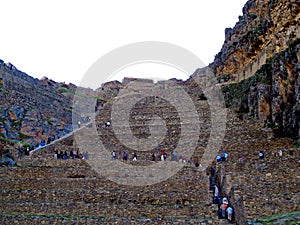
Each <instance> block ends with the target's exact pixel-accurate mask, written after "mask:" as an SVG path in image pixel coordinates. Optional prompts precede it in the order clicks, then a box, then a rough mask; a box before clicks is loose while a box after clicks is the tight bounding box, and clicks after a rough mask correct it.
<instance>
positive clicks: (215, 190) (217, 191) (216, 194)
mask: <svg viewBox="0 0 300 225" xmlns="http://www.w3.org/2000/svg"><path fill="white" fill-rule="evenodd" d="M214 196H215V197H218V196H219V188H218V186H217V185H215V189H214Z"/></svg>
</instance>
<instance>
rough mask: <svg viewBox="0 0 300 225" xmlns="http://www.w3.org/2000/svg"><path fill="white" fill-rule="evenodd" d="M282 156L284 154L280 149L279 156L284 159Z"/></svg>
mask: <svg viewBox="0 0 300 225" xmlns="http://www.w3.org/2000/svg"><path fill="white" fill-rule="evenodd" d="M282 155H283V154H282V150H281V149H279V150H278V156H279V157H282Z"/></svg>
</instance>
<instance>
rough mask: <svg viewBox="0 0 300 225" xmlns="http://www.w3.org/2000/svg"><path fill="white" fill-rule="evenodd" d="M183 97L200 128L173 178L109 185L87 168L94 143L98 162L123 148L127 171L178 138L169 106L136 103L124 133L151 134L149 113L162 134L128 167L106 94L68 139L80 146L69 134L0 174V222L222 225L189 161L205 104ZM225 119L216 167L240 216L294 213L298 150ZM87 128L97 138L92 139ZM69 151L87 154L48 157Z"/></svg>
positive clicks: (204, 127)
mask: <svg viewBox="0 0 300 225" xmlns="http://www.w3.org/2000/svg"><path fill="white" fill-rule="evenodd" d="M190 85H192V84H190ZM186 88H188V87H186ZM189 90H193V89H192V88H190V89H189ZM194 90H196V89H194ZM190 94H192V96H193V100H194V101H195V106H196V109H197V113H198V115H199V117H201V119H199V125H200V127H201V129H200V132H199V139H198V142H197V148H196V150H195V151H194V153H193V155H192V156H191V160H190V161H189V162H187V163H185V164H184V165H180V163H182V162H173V163H177V164H178V165H179V166H183V167H182V168H181V169H180V170H179V172H177V173H175V175H174V176H171V177H170V178H168V179H166V180H164V181H162V182H159V183H155V184H153V185H147V186H132V185H122V184H118V183H115V182H112V181H110V180H109V179H107V178H106V177H105V176H103V174H101V173H97V172H95V171H94V170H93V169H92V168H91V166H90V164H89V163H88V162H89V160H91V161H92V160H93V154H92V153H91V152H90V151H89V149H91V148H94V147H95V146H99V148H100V147H101V146H102V147H103V148H105V149H103V150H106V151H103V152H106V153H105V154H106V155H104V156H103V157H104V160H108V161H110V162H112V160H111V156H110V153H111V151H112V150H116V152H117V158H118V160H121V154H122V152H123V151H126V152H127V153H128V154H129V159H130V160H128V161H127V162H124V163H127V164H130V165H131V166H154V167H155V165H159V163H161V162H158V161H159V158H160V157H159V154H160V150H161V149H164V150H165V151H166V153H167V155H168V158H167V161H166V162H164V163H170V162H169V160H170V155H171V153H172V151H173V150H174V149H175V148H176V144H178V137H180V135H181V127H180V118H179V116H178V113H177V111H176V109H175V108H174V106H172V105H171V104H169V103H168V102H166V101H165V100H164V99H163V98H160V97H159V96H156V97H147V98H143V99H142V100H141V101H139V102H138V103H137V104H136V105H135V107H134V108H133V109H132V110H131V113H130V116H129V118H130V126H131V131H132V133H133V134H134V135H135V137H137V138H146V137H149V135H150V134H152V135H153V136H155V130H157V129H155V126H160V124H159V123H158V124H156V123H149V120H150V119H151V118H152V117H153V116H155V115H158V116H160V117H161V118H163V120H164V122H165V126H166V128H167V130H166V135H165V137H164V139H163V141H162V142H160V145H159V146H156V148H154V149H147V150H146V151H138V152H137V154H138V161H136V162H133V161H132V160H131V157H132V154H133V153H134V152H135V151H136V150H134V149H132V148H130V147H128V146H127V145H130V143H129V144H128V143H127V145H124V144H123V143H121V142H120V141H119V139H118V138H116V135H115V130H116V129H119V130H122V127H114V123H112V124H111V126H110V127H108V128H106V127H105V125H104V124H105V122H107V121H109V120H110V119H111V109H112V105H113V100H115V99H116V98H118V96H117V97H113V98H112V99H110V100H109V101H108V103H107V104H105V105H104V106H103V107H99V109H98V111H97V116H96V117H95V118H96V121H95V124H92V125H89V126H86V127H85V128H83V129H81V130H80V131H78V132H77V133H76V136H80V137H82V136H83V137H84V139H83V142H81V143H80V146H77V145H76V141H75V140H74V137H73V136H70V137H68V138H65V139H63V140H61V141H57V142H55V143H54V144H51V145H49V146H48V147H45V148H43V149H41V150H39V151H36V152H34V153H33V154H32V155H31V156H29V157H27V158H26V157H25V158H23V159H22V160H20V161H18V162H17V163H18V165H19V166H18V167H15V168H1V169H0V171H1V174H0V176H1V191H2V194H1V215H0V216H1V224H52V223H58V224H60V223H66V224H224V223H226V221H224V220H218V219H217V214H216V210H217V207H216V205H214V204H212V193H211V192H210V191H209V182H208V181H209V180H208V176H207V175H206V172H205V171H204V170H203V168H201V167H196V166H195V163H201V157H202V155H203V152H204V150H205V147H206V146H207V142H208V139H209V137H210V131H211V128H210V126H211V122H210V121H211V114H210V111H209V107H208V102H207V101H206V100H200V99H201V98H199V97H198V93H196V92H194V93H190ZM227 115H228V117H227V127H226V133H225V138H224V141H223V145H222V147H221V149H220V151H226V152H227V153H228V154H229V158H228V160H227V162H222V163H218V164H217V165H216V167H220V166H221V164H222V166H223V167H224V168H225V171H226V177H227V188H228V190H229V189H230V187H231V186H234V187H235V190H236V194H237V196H236V197H237V198H238V197H240V196H243V199H244V206H245V214H246V217H247V219H255V218H258V217H261V216H268V215H272V214H274V213H283V212H293V211H299V210H300V209H299V201H300V193H299V188H297V187H298V185H299V178H300V174H299V169H298V167H299V149H294V148H292V142H293V141H292V140H291V139H288V138H284V139H274V138H272V131H271V130H270V129H262V128H260V125H259V123H258V121H256V120H254V119H253V118H247V119H243V120H241V119H240V118H239V116H238V115H236V114H235V113H234V110H232V109H227ZM189 119H190V121H194V120H192V118H189ZM94 130H96V131H97V134H98V135H97V137H95V136H93V135H92V133H93V132H94ZM79 132H80V133H79ZM152 132H154V133H152ZM186 135H191V134H189V133H187V134H186ZM129 142H130V140H129ZM101 143H102V145H101ZM71 149H72V150H73V151H74V152H76V151H77V150H78V151H81V152H83V153H85V152H87V153H88V154H86V156H87V155H88V159H86V160H82V159H67V160H59V159H54V158H53V155H54V151H55V150H58V151H60V150H62V151H65V150H66V151H68V152H69V150H71ZM279 149H282V150H283V156H282V157H281V158H278V157H275V156H274V155H273V153H274V152H277V150H279ZM100 150H101V149H99V151H100ZM258 150H263V151H264V152H265V154H266V157H265V159H263V160H259V159H258V156H257V155H258ZM152 153H155V154H156V155H157V157H156V162H153V161H151V154H152ZM179 156H180V155H178V157H179ZM105 157H106V158H107V159H105ZM240 158H242V161H241V160H239V159H240ZM102 160H103V159H102ZM118 162H119V161H118ZM110 169H111V168H107V170H108V171H110ZM119 176H120V178H124V179H125V180H126V177H129V178H130V179H131V178H132V177H131V176H130V174H127V175H126V171H125V172H124V173H123V172H122V173H121V172H120V174H119ZM145 179H151V177H148V178H147V177H146V178H145ZM132 182H134V180H133V181H132Z"/></svg>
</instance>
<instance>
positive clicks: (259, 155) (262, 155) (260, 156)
mask: <svg viewBox="0 0 300 225" xmlns="http://www.w3.org/2000/svg"><path fill="white" fill-rule="evenodd" d="M258 157H259V159H263V158H264V157H265V155H264V152H263V151H259V153H258Z"/></svg>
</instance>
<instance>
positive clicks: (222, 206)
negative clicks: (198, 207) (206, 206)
mask: <svg viewBox="0 0 300 225" xmlns="http://www.w3.org/2000/svg"><path fill="white" fill-rule="evenodd" d="M227 205H228V204H226V203H223V204H222V205H221V206H220V209H221V215H222V218H225V216H226V209H227Z"/></svg>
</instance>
